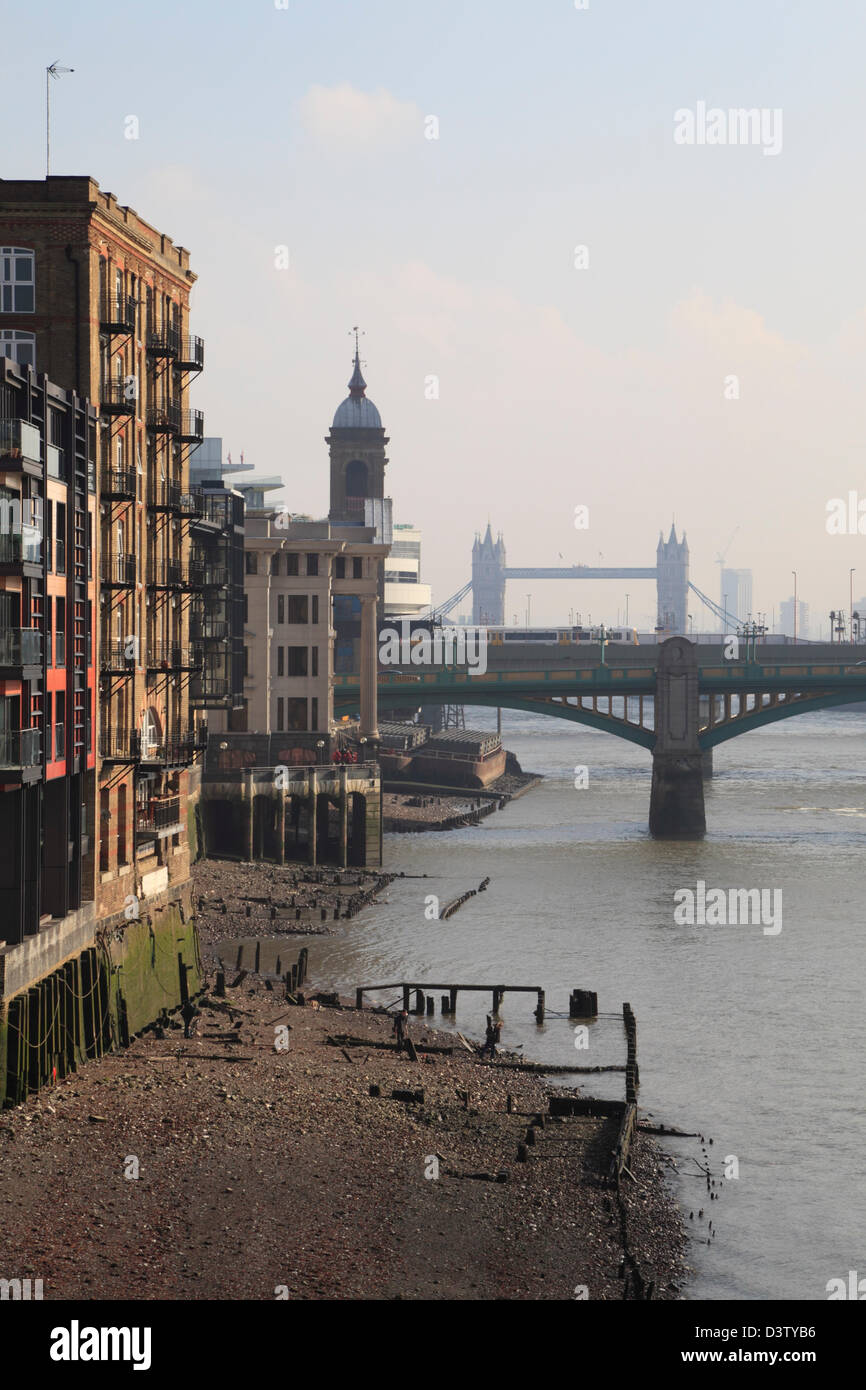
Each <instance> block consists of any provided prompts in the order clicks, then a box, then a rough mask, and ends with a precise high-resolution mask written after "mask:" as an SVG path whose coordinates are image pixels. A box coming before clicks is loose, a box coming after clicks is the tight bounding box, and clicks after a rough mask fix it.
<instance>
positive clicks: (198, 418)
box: [178, 410, 204, 444]
mask: <svg viewBox="0 0 866 1390" xmlns="http://www.w3.org/2000/svg"><path fill="white" fill-rule="evenodd" d="M178 439H180V440H181V441H182V442H183V443H186V444H194V443H198V442H200V441H201V440H202V439H204V413H203V412H202V411H201V410H182V411H180V423H179V428H178Z"/></svg>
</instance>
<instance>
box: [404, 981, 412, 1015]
mask: <svg viewBox="0 0 866 1390" xmlns="http://www.w3.org/2000/svg"><path fill="white" fill-rule="evenodd" d="M410 992H411V990H410V986H409V985H404V986H403V1011H404V1013H408V1012H409V1005H410V1003H411V1000H410V998H409V995H410Z"/></svg>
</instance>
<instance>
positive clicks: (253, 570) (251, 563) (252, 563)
mask: <svg viewBox="0 0 866 1390" xmlns="http://www.w3.org/2000/svg"><path fill="white" fill-rule="evenodd" d="M244 564H245V567H246V573H247V574H258V572H259V557H258V555H257V554H256V553H255V551H254V550H246V551H244Z"/></svg>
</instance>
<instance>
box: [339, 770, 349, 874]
mask: <svg viewBox="0 0 866 1390" xmlns="http://www.w3.org/2000/svg"><path fill="white" fill-rule="evenodd" d="M348 778H349V769H348V768H347V767H341V768H340V868H341V869H345V868H346V867H347V865H348V863H349V792H348V786H347V783H348Z"/></svg>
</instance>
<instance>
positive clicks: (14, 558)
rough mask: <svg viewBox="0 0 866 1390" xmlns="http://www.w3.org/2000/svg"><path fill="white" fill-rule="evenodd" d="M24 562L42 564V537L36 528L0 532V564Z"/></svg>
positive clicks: (20, 563) (22, 563) (21, 563)
mask: <svg viewBox="0 0 866 1390" xmlns="http://www.w3.org/2000/svg"><path fill="white" fill-rule="evenodd" d="M25 564H26V565H41V564H42V537H41V536H40V535H39V534H38V532H37V531H36V528H35V527H29V526H28V527H25V528H24V529H23V530H21V531H13V532H11V533H10V532H8V531H3V532H0V565H25Z"/></svg>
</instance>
